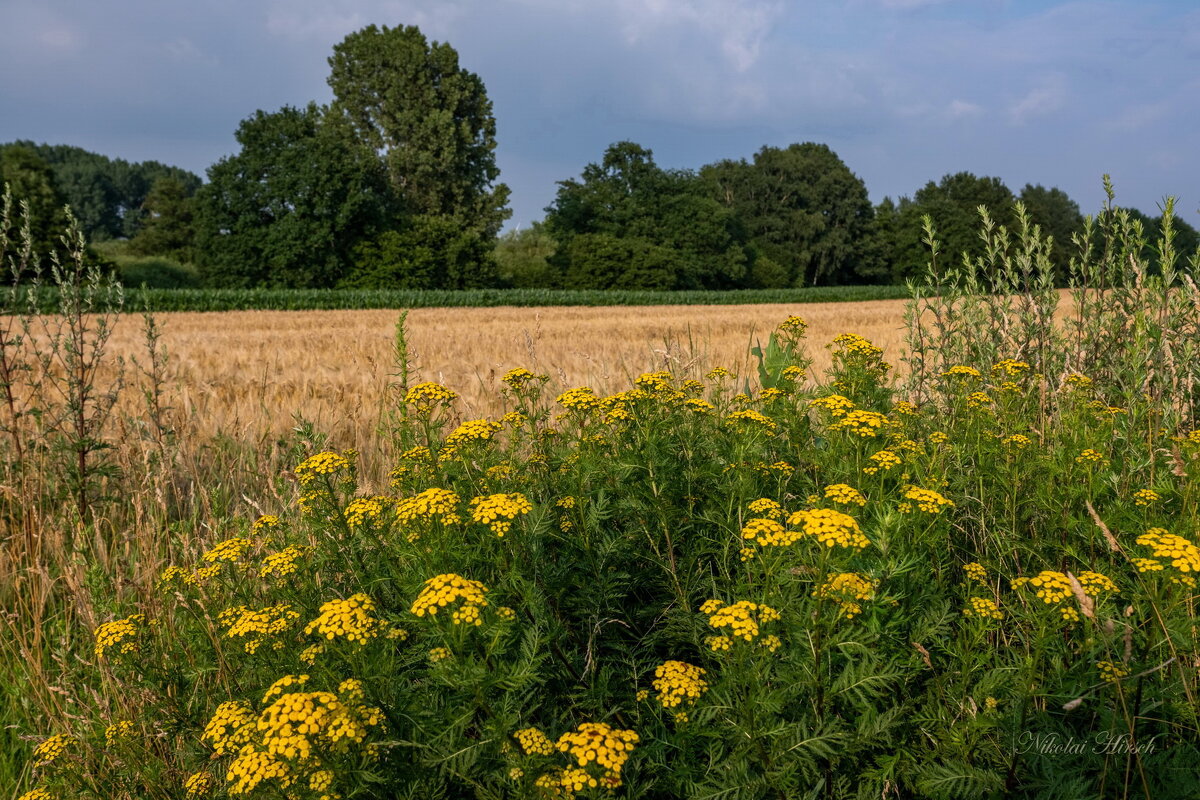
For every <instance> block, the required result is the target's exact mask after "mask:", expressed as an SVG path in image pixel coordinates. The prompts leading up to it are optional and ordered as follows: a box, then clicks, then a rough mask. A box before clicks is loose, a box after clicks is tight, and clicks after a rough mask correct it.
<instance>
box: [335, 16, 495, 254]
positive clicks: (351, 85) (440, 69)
mask: <svg viewBox="0 0 1200 800" xmlns="http://www.w3.org/2000/svg"><path fill="white" fill-rule="evenodd" d="M329 65H330V68H331V73H330V76H329V86H330V87H331V88H332V89H333V94H334V102H333V106H332V110H333V112H334V113H335V114H338V115H340V116H342V117H344V118H345V120H346V121H347V122H348V123H349V126H350V130H351V131H352V132H353V135H354V137H355V138H356V139H357V141H358V142H359V143H360V144H361V145H363V146H365V147H367V148H369V149H370V150H372V151H373V152H376V153H381V154H382V158H383V162H384V164H385V166H386V169H387V176H388V179H389V181H390V182H391V186H392V189H393V191H394V192H395V194H396V196H397V197H398V198H399V201H400V207H401V210H402V211H403V213H404V214H406V215H408V216H417V215H432V216H436V217H442V218H448V219H454V220H457V221H458V223H459V225H460V226H461V227H462V228H464V229H465V230H470V231H473V232H475V234H476V235H477V236H478V237H479V238H481V239H486V240H488V241H489V242H490V241H491V240H492V239H493V238H494V237H495V236H496V234H497V233H499V231H500V226H501V225H502V224H503V222H504V220H505V219H507V218H508V216H509V215H510V213H511V212H510V211H509V210H508V208H507V202H508V187H507V186H505V185H504V184H497V183H495V181H496V179H497V178H498V177H499V175H500V170H499V168H498V167H497V166H496V159H495V152H494V151H495V149H496V121H495V118H494V117H493V116H492V103H491V101H490V100H488V97H487V91H486V89H485V88H484V85H483V81H482V80H480V79H479V77H478V76H477V75H475V74H474V73H471V72H468V71H467V70H465V69H462V68H461V67H459V64H458V53H456V52H455V50H454V48H452V47H451V46H450V45H448V44H444V43H441V44H439V43H438V42H436V41H435V42H433V43H432V44H431V43H429V42H427V41H426V39H425V36H424V35H423V34H422V33H421V31H420V30H418V29H417V28H416V27H413V26H408V27H403V28H401V27H397V28H388V27H387V26H384V27H382V28H380V27H376V26H375V25H371V26H369V27H366V28H364V29H362V30H360V31H358V32H356V33H352V34H350V35H349V36H347V37H346V38H345V39H344V40H342V42H341V43H340V44H338V45H336V46H335V47H334V49H333V56H332V57H330V59H329Z"/></svg>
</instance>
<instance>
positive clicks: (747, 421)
mask: <svg viewBox="0 0 1200 800" xmlns="http://www.w3.org/2000/svg"><path fill="white" fill-rule="evenodd" d="M725 421H726V424H729V425H739V426H745V425H751V426H757V427H760V428H762V429H764V430H768V431H773V430H775V429H776V428H777V427H778V426H777V425H776V424H775V421H774V420H772V419H771V418H770V417H767V416H764V415H763V414H760V413H759V412H757V411H755V410H754V409H753V408H747V409H743V410H742V411H734V412H733V413H732V414H730V415H729V417H728V418H726V420H725Z"/></svg>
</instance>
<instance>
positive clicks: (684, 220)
mask: <svg viewBox="0 0 1200 800" xmlns="http://www.w3.org/2000/svg"><path fill="white" fill-rule="evenodd" d="M558 187H559V188H558V194H557V196H556V197H555V200H554V203H553V204H552V205H551V206H549V207H548V208H547V209H546V228H547V230H548V231H549V232H550V233H551V235H553V236H554V237H555V238H556V239H557V240H558V241H559V243H560V247H559V248H558V250H557V252H556V253H555V255H554V256H553V257H552V258H551V263H552V264H554V265H556V266H557V267H558V268H559V269H560V270H561V271H562V273H563V274H564V276H565V279H566V280H567V285H568V286H569V287H571V288H576V284H575V283H574V282H573V281H574V280H576V279H578V280H582V281H584V282H585V283H586V284H587V287H588V288H618V287H619V288H646V287H647V286H648V285H650V284H653V285H655V286H662V287H663V288H668V289H725V288H733V287H737V286H744V285H745V284H746V282H747V266H748V259H747V255H746V252H745V248H744V246H743V241H742V239H741V238H740V229H739V228H738V226H737V224H736V220H735V219H734V215H733V212H732V211H730V210H729V209H727V208H725V207H723V206H722V205H721V204H720V203H718V202H716V201H715V200H714V199H713V198H711V197H709V196H707V194H706V192H705V190H704V187H703V185H702V184H701V182H700V181H699V179H698V178H697V176H696V174H695V173H693V172H691V171H688V170H664V169H661V168H660V167H659V166H658V165H657V164H655V163H654V154H653V152H652V151H650V150H649V149H647V148H645V147H642V146H641V145H639V144H636V143H635V142H616V143H615V144H612V145H610V146H609V147H608V148H607V149H606V150H605V152H604V157H603V158H602V159H601V161H600V163H592V164H588V165H587V166H586V167H584V169H583V172H582V174H581V176H580V178H579V179H578V180H575V179H569V180H565V181H560V182H559V184H558ZM593 234H595V235H603V236H604V237H607V238H596V239H587V240H584V241H583V242H582V243H580V244H578V245H576V244H575V243H574V238H575V237H580V236H589V235H593ZM621 241H623V242H624V243H623V244H619V243H618V242H621ZM667 251H670V252H671V253H673V256H672V257H670V258H667V257H665V255H664V253H666V252H667ZM619 253H624V254H625V255H626V256H627V257H628V258H631V259H635V260H636V261H637V262H638V263H637V264H635V265H633V266H631V267H630V269H623V268H618V267H617V266H615V265H609V262H610V260H611V259H613V258H618V257H622V256H619V255H617V254H619ZM576 259H584V261H585V262H586V263H581V264H576V263H575V260H576ZM603 265H609V266H603ZM664 271H669V273H670V274H669V276H668V277H667V278H665V279H664V277H663V276H664V274H666V273H665V272H664ZM603 280H613V281H616V283H613V284H610V285H602V284H603ZM634 284H636V286H635V285H634ZM580 288H582V287H580Z"/></svg>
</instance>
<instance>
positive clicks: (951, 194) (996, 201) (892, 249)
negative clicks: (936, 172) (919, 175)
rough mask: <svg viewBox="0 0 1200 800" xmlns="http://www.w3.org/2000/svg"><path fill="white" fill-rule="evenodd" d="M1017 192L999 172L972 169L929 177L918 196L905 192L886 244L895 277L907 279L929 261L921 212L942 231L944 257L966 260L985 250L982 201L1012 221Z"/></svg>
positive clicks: (996, 216) (1004, 221)
mask: <svg viewBox="0 0 1200 800" xmlns="http://www.w3.org/2000/svg"><path fill="white" fill-rule="evenodd" d="M1015 199H1016V198H1014V197H1013V193H1012V191H1011V190H1009V188H1008V187H1007V186H1005V185H1004V182H1003V181H1001V180H1000V179H999V178H989V177H983V178H981V177H977V176H975V175H973V174H972V173H970V172H957V173H954V174H952V175H946V176H944V177H943V178H942V179H941V180H940V181H939V182H937V183H934V182H933V181H930V182H929V183H927V184H925V185H924V186H923V187H921V188H920V189H918V190H917V192H916V194H915V195H913V197H912V198H911V199H910V198H907V197H902V198H900V202H899V204H898V206H897V212H896V215H895V220H894V222H892V223H891V226H890V227H891V230H892V237H893V238H892V239H891V241H890V242H889V243H888V246H887V247H886V248H885V249H886V251H887V252H888V254H889V255H890V258H891V271H892V275H893V278H894V279H895V280H897V281H902V280H904V279H905V278H907V277H909V276H911V275H915V274H917V273H919V272H920V270H921V269H923V268H924V266H925V264H927V263H928V261H929V250H928V248H927V247H926V245H925V244H924V243H923V242H922V237H923V235H924V234H923V233H922V223H921V220H922V217H924V216H925V215H929V216H930V217H931V218H932V219H933V225H934V228H935V230H936V233H937V238H938V242H939V244H940V248H941V258H943V259H945V258H949V259H953V260H954V261H955V262H958V261H961V260H962V257H963V254H964V253H966V254H967V255H968V256H969V257H972V258H975V257H978V256H981V255H983V242H982V240H981V239H980V237H979V223H980V216H979V207H980V206H983V207H985V208H987V209H988V213H989V214H990V215H991V217H992V219H993V220H995V221H996V223H997V224H998V225H1004V226H1006V227H1008V228H1009V229H1010V230H1011V229H1012V227H1013V224H1014V221H1015V217H1014V216H1013V201H1014V200H1015Z"/></svg>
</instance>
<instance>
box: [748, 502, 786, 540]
mask: <svg viewBox="0 0 1200 800" xmlns="http://www.w3.org/2000/svg"><path fill="white" fill-rule="evenodd" d="M746 507H747V508H748V509H750V510H751V511H753V512H754V513H755V514H762V515H763V516H764V517H766V518H767V519H782V518H783V506H781V505H779V503H777V502H775V501H774V500H772V499H771V498H769V497H760V498H759V499H757V500H753V501H751V503H750V505H748V506H746ZM747 538H752V537H747Z"/></svg>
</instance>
